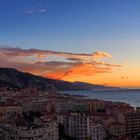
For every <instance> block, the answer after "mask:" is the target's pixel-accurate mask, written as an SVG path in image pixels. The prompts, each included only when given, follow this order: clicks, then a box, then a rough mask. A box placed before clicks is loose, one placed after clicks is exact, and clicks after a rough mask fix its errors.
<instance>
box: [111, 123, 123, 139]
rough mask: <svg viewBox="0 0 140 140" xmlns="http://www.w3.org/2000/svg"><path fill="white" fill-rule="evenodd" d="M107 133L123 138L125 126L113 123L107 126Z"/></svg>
mask: <svg viewBox="0 0 140 140" xmlns="http://www.w3.org/2000/svg"><path fill="white" fill-rule="evenodd" d="M108 133H109V134H110V135H111V136H113V137H117V138H121V137H123V136H125V125H124V124H122V123H120V122H115V123H112V124H110V125H109V127H108Z"/></svg>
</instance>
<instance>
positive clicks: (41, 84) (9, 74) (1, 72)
mask: <svg viewBox="0 0 140 140" xmlns="http://www.w3.org/2000/svg"><path fill="white" fill-rule="evenodd" d="M6 85H9V86H12V87H18V88H28V87H35V88H36V89H37V90H40V91H47V90H49V89H50V88H52V87H53V88H54V89H56V90H62V91H63V90H85V89H84V88H81V87H78V86H76V85H74V84H72V83H70V82H66V81H61V80H53V79H48V78H43V77H40V76H36V75H32V74H30V73H24V72H20V71H18V70H16V69H12V68H0V86H1V87H2V86H6Z"/></svg>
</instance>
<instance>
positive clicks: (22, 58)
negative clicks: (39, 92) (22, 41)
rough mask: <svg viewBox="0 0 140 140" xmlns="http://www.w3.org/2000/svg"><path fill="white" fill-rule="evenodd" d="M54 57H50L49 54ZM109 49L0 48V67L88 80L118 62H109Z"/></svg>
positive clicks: (65, 78)
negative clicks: (89, 51) (85, 51)
mask: <svg viewBox="0 0 140 140" xmlns="http://www.w3.org/2000/svg"><path fill="white" fill-rule="evenodd" d="M50 56H51V57H50ZM111 57H112V56H111V55H110V54H108V53H106V52H101V51H99V52H93V53H71V52H57V51H50V50H39V49H22V48H15V47H8V46H1V47H0V66H1V67H12V68H16V69H19V70H21V71H26V72H30V73H33V74H36V75H42V76H45V77H46V76H47V77H50V78H54V79H62V80H67V81H77V80H82V81H84V80H85V81H86V79H87V78H89V77H90V78H94V77H95V76H96V75H97V74H101V73H111V72H112V71H113V70H114V68H117V67H121V65H119V64H111V63H107V62H105V61H104V60H103V58H111Z"/></svg>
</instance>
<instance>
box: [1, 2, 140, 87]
mask: <svg viewBox="0 0 140 140" xmlns="http://www.w3.org/2000/svg"><path fill="white" fill-rule="evenodd" d="M139 7H140V1H139V0H0V67H12V68H16V69H18V70H21V71H24V72H30V73H32V74H36V75H40V76H44V77H49V78H53V79H60V80H66V81H72V82H74V81H82V82H88V83H93V84H101V85H108V86H117V87H128V88H140V82H139V81H140V74H139V71H140V61H139V60H140V55H139V52H140V17H139V15H140V8H139Z"/></svg>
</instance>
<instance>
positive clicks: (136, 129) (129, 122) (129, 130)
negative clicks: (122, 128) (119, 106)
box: [124, 111, 140, 134]
mask: <svg viewBox="0 0 140 140" xmlns="http://www.w3.org/2000/svg"><path fill="white" fill-rule="evenodd" d="M124 116H125V124H126V134H134V133H140V112H138V111H133V112H130V113H126V114H125V115H124Z"/></svg>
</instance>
